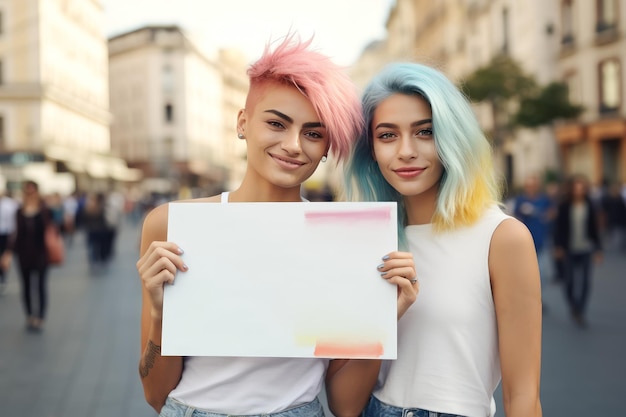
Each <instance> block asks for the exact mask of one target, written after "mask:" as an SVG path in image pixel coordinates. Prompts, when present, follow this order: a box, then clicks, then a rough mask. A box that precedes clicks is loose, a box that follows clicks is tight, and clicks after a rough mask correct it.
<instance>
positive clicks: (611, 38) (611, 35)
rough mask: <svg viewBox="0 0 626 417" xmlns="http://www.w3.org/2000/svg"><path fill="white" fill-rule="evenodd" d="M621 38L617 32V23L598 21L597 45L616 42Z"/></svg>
mask: <svg viewBox="0 0 626 417" xmlns="http://www.w3.org/2000/svg"><path fill="white" fill-rule="evenodd" d="M618 38H619V34H618V32H617V24H616V23H606V22H603V21H599V22H597V23H596V37H595V44H596V45H605V44H607V43H611V42H615V41H616V40H617V39H618Z"/></svg>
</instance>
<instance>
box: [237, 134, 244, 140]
mask: <svg viewBox="0 0 626 417" xmlns="http://www.w3.org/2000/svg"><path fill="white" fill-rule="evenodd" d="M237 137H238V138H239V139H245V138H246V137H245V136H244V135H243V133H237Z"/></svg>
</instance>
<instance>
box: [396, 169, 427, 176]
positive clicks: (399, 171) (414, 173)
mask: <svg viewBox="0 0 626 417" xmlns="http://www.w3.org/2000/svg"><path fill="white" fill-rule="evenodd" d="M422 171H424V168H416V167H405V168H398V169H394V170H393V172H395V173H396V174H397V175H398V176H399V177H401V178H414V177H417V176H418V175H419V174H421V173H422Z"/></svg>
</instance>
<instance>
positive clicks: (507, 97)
mask: <svg viewBox="0 0 626 417" xmlns="http://www.w3.org/2000/svg"><path fill="white" fill-rule="evenodd" d="M461 88H462V90H463V91H464V92H465V94H466V95H467V96H468V97H469V98H470V100H472V101H474V102H486V103H489V105H490V107H491V112H492V116H493V131H492V132H491V137H492V141H493V143H494V145H495V146H499V145H501V144H502V143H503V142H504V141H505V140H506V138H507V137H508V136H509V135H511V134H512V132H513V130H514V129H515V128H517V127H520V126H521V127H531V128H534V127H538V126H542V125H546V124H549V123H551V122H553V121H554V120H557V119H562V118H563V119H569V118H575V117H577V116H578V115H580V113H581V112H582V110H583V108H582V107H580V106H576V105H572V104H571V103H570V102H569V100H568V95H567V86H566V85H565V84H563V83H557V82H553V83H550V84H548V85H547V86H545V87H541V86H539V85H538V84H537V82H536V81H535V79H534V78H533V77H531V76H529V75H526V74H525V73H524V71H523V70H522V68H521V67H520V65H519V64H518V63H517V62H516V61H514V60H513V59H512V58H511V57H509V56H508V55H497V56H495V57H494V58H493V59H492V60H491V62H489V64H487V65H486V66H484V67H482V68H479V69H477V70H476V71H475V72H473V73H472V74H470V75H469V77H468V78H467V79H466V80H465V83H464V84H463V85H462V86H461Z"/></svg>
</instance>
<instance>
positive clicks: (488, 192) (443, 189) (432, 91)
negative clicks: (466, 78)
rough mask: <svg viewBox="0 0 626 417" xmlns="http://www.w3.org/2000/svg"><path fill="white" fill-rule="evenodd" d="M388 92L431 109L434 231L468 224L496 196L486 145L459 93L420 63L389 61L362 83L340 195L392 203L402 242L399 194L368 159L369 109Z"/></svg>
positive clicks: (370, 151) (496, 200)
mask: <svg viewBox="0 0 626 417" xmlns="http://www.w3.org/2000/svg"><path fill="white" fill-rule="evenodd" d="M394 94H406V95H415V96H419V97H421V98H423V99H424V100H425V101H426V102H427V103H428V104H429V105H430V109H431V111H432V121H433V122H432V123H433V134H434V140H435V147H436V149H437V154H438V155H439V159H440V160H441V163H442V165H443V169H444V170H443V175H442V177H441V181H440V184H439V195H438V198H437V206H436V209H435V214H434V215H433V218H432V223H433V227H434V229H435V230H438V231H443V230H451V229H454V228H456V227H459V226H463V225H469V224H472V223H474V222H475V221H477V220H478V218H479V217H480V215H481V214H482V213H483V211H484V210H485V208H487V207H489V206H490V205H493V204H497V203H499V201H500V198H501V183H500V181H498V180H497V178H496V174H495V171H494V168H493V162H492V152H491V151H492V149H491V146H490V144H489V142H488V140H487V138H486V137H485V135H484V133H483V131H482V130H481V128H480V126H479V124H478V120H477V119H476V116H475V115H474V112H473V111H472V108H471V106H470V103H469V101H468V99H467V98H466V97H465V96H464V95H463V93H462V92H461V91H459V89H458V88H457V87H456V86H455V85H454V84H453V83H452V82H451V81H450V80H449V79H448V78H447V77H446V76H445V75H443V74H442V73H441V72H440V71H438V70H436V69H434V68H431V67H428V66H425V65H421V64H415V63H395V64H391V65H389V66H387V67H386V68H385V69H383V71H382V72H380V73H379V74H378V75H376V76H375V77H374V79H372V81H371V82H370V83H369V85H368V86H367V87H366V89H365V91H364V93H363V97H362V100H361V101H362V105H363V115H364V119H365V125H364V128H363V130H362V131H361V134H360V136H359V139H358V140H357V142H356V144H355V146H354V148H353V150H352V153H351V155H350V158H349V159H348V161H347V163H346V165H345V192H346V197H347V198H348V199H349V200H353V201H397V202H398V210H399V212H398V221H399V223H400V224H399V226H400V232H401V233H400V236H401V241H403V240H404V239H403V236H404V234H403V233H402V232H403V229H404V226H405V225H406V211H405V208H404V204H403V203H402V195H401V194H400V193H398V192H397V191H396V190H395V189H394V188H393V187H392V186H391V185H389V183H388V182H387V181H386V180H385V178H384V177H383V175H382V173H381V172H380V169H379V168H378V164H377V163H376V161H375V160H374V158H373V137H372V119H373V116H374V111H375V110H376V107H377V106H378V105H379V104H380V103H381V102H382V101H383V100H385V99H386V98H388V97H389V96H391V95H394Z"/></svg>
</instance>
